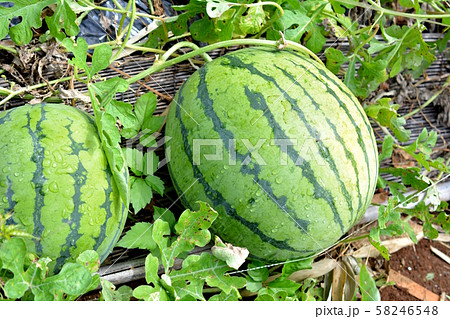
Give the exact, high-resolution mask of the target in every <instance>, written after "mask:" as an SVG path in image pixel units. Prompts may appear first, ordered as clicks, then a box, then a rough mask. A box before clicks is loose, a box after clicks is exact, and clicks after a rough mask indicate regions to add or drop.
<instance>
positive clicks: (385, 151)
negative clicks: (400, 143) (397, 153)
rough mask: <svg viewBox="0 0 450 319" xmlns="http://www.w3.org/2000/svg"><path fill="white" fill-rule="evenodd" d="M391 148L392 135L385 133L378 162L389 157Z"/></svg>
mask: <svg viewBox="0 0 450 319" xmlns="http://www.w3.org/2000/svg"><path fill="white" fill-rule="evenodd" d="M393 150H394V139H393V138H392V136H390V135H386V136H385V138H384V141H383V148H382V151H381V154H380V156H379V161H380V163H381V161H382V160H384V159H386V158H391V156H392V151H393Z"/></svg>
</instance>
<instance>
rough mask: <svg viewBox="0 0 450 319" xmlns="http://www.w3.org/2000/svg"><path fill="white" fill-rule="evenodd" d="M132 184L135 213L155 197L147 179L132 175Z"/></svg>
mask: <svg viewBox="0 0 450 319" xmlns="http://www.w3.org/2000/svg"><path fill="white" fill-rule="evenodd" d="M130 184H131V197H130V199H131V204H132V205H133V207H134V213H135V214H137V213H139V211H140V210H141V209H143V208H145V207H146V206H147V204H149V203H150V202H151V200H152V198H153V192H152V186H151V185H150V184H149V183H147V181H146V180H144V179H142V178H139V177H134V176H131V177H130Z"/></svg>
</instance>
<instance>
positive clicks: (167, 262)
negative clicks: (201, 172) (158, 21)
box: [153, 202, 218, 272]
mask: <svg viewBox="0 0 450 319" xmlns="http://www.w3.org/2000/svg"><path fill="white" fill-rule="evenodd" d="M198 203H199V205H200V209H199V210H198V211H195V212H193V211H190V210H189V209H187V210H185V211H184V212H183V213H182V214H181V216H180V218H179V219H178V223H177V224H176V225H175V232H176V234H177V235H178V237H177V239H176V240H175V241H174V242H173V243H172V244H171V245H170V247H168V238H167V236H168V235H170V227H169V224H168V223H166V222H163V221H162V220H157V221H156V222H155V224H154V226H153V227H154V228H153V239H154V240H155V241H156V243H157V244H158V246H159V248H160V250H161V259H162V263H163V266H164V268H165V269H166V272H167V271H168V269H169V268H170V267H172V266H173V263H174V261H175V258H176V257H177V256H178V255H180V254H181V253H183V252H188V251H191V250H192V249H193V248H194V247H195V246H199V247H203V246H205V245H206V244H207V243H209V241H210V240H211V234H210V232H209V230H208V228H209V227H211V224H212V222H213V221H214V220H215V219H216V218H217V216H218V214H217V212H216V211H215V210H213V209H212V208H211V207H210V206H209V205H208V204H206V203H202V202H198Z"/></svg>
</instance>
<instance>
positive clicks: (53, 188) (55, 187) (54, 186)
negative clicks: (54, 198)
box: [48, 181, 59, 193]
mask: <svg viewBox="0 0 450 319" xmlns="http://www.w3.org/2000/svg"><path fill="white" fill-rule="evenodd" d="M48 189H49V190H50V191H51V192H53V193H57V192H58V190H59V188H58V184H56V182H55V181H53V182H51V183H50V185H48Z"/></svg>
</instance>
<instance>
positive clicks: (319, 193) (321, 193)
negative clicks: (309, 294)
mask: <svg viewBox="0 0 450 319" xmlns="http://www.w3.org/2000/svg"><path fill="white" fill-rule="evenodd" d="M223 57H224V58H226V59H228V60H229V62H230V63H229V64H228V65H226V66H228V67H231V68H242V69H246V70H248V71H250V73H251V74H254V75H257V76H259V77H261V78H263V79H264V80H265V81H267V82H271V83H273V84H274V85H275V86H276V87H277V89H278V90H279V91H280V92H281V93H282V94H283V96H284V97H285V98H286V100H288V101H289V103H290V104H291V105H292V107H293V108H294V109H295V110H296V111H297V114H298V115H299V118H300V119H301V120H302V122H303V123H304V125H305V127H306V128H307V129H308V132H309V133H310V135H311V136H317V135H318V132H317V131H316V130H315V129H314V128H312V127H311V126H310V125H309V123H308V122H307V120H306V118H305V115H304V114H303V112H302V111H301V109H300V108H299V107H298V106H297V101H296V100H295V99H293V98H292V97H290V96H289V95H288V93H287V92H286V91H284V90H283V89H282V88H281V87H280V86H279V85H278V83H277V82H276V81H275V79H274V78H273V77H270V76H268V75H266V74H264V73H262V72H261V71H259V70H258V69H256V68H255V67H254V66H253V64H248V63H244V62H242V61H241V60H239V59H238V58H236V57H234V56H230V55H225V56H223ZM258 100H259V103H263V105H261V107H263V108H264V109H263V110H264V111H265V110H266V109H267V110H269V108H268V107H267V104H266V102H265V99H264V97H263V96H262V95H261V98H259V99H258ZM256 103H257V102H256ZM266 113H268V112H267V111H266ZM272 116H273V115H272ZM274 122H275V121H274ZM279 130H280V132H278V134H284V136H286V134H285V133H284V132H283V131H282V129H281V127H280V128H279ZM281 132H283V133H281ZM285 138H287V136H286V137H285ZM318 145H319V146H320V148H321V149H322V150H323V151H324V152H326V153H327V154H329V151H328V149H327V148H326V147H325V146H324V145H323V143H322V142H321V141H318ZM280 149H282V148H281V147H280ZM297 154H298V153H296V154H295V155H297ZM293 155H294V154H291V155H290V156H293ZM299 158H302V157H301V156H300V154H298V156H297V157H295V159H294V158H293V157H291V159H292V160H293V161H294V163H296V162H297V159H299ZM324 158H327V157H324ZM329 164H330V162H329ZM333 164H334V162H333ZM299 166H300V167H301V169H302V171H303V176H305V177H306V179H308V181H309V182H310V183H311V184H312V185H313V187H314V193H315V196H316V198H317V197H319V198H322V199H324V200H325V201H326V202H327V203H328V205H329V206H330V208H331V211H332V212H333V215H334V221H335V222H336V223H338V224H339V226H340V228H341V231H342V233H344V225H343V223H342V219H341V217H340V215H339V212H338V211H337V208H336V205H335V202H334V199H333V196H332V195H331V193H330V192H329V191H328V190H327V189H325V188H323V187H322V185H320V184H319V183H318V182H317V178H316V176H315V174H314V170H313V169H312V168H311V166H310V165H309V163H308V162H307V161H305V160H303V159H302V161H301V164H300V165H299ZM330 166H331V165H330ZM331 169H332V170H333V172H334V173H335V175H336V174H337V169H336V166H334V167H333V166H331ZM336 178H337V176H336ZM338 180H339V179H338Z"/></svg>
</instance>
